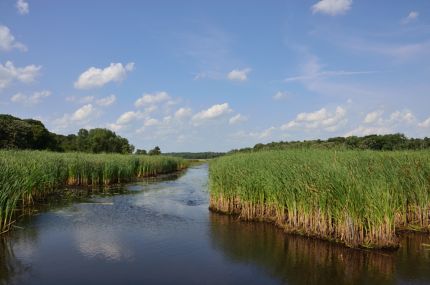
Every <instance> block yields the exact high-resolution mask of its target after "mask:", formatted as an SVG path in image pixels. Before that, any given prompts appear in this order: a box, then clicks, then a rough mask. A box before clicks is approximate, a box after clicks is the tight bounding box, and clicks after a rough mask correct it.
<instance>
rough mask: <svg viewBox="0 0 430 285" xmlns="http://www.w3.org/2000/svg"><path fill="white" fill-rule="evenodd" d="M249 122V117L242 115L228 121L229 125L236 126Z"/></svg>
mask: <svg viewBox="0 0 430 285" xmlns="http://www.w3.org/2000/svg"><path fill="white" fill-rule="evenodd" d="M247 120H248V118H247V117H245V116H242V115H241V114H237V115H236V116H233V117H231V118H230V120H228V123H229V124H230V125H235V124H239V123H243V122H246V121H247Z"/></svg>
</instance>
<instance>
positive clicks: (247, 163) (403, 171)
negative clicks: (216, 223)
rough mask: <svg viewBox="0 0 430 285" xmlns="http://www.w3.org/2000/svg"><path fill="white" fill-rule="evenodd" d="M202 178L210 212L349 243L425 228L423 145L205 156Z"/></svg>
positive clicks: (429, 196) (388, 240)
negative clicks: (205, 179)
mask: <svg viewBox="0 0 430 285" xmlns="http://www.w3.org/2000/svg"><path fill="white" fill-rule="evenodd" d="M378 147H380V146H378ZM209 177H210V180H209V184H210V191H211V192H210V193H211V207H212V208H213V209H215V210H219V211H222V212H230V213H231V212H233V213H237V214H240V215H241V216H242V217H243V218H245V219H269V220H273V221H274V222H276V223H277V224H278V225H280V226H282V227H283V228H284V229H286V230H288V231H298V232H300V233H302V234H305V235H310V236H317V237H322V238H326V239H334V240H338V241H340V242H342V243H345V244H347V245H349V246H353V247H355V246H365V247H386V246H393V245H396V244H397V240H396V235H395V231H396V230H398V229H402V228H418V229H425V230H430V215H429V213H430V153H429V152H428V151H393V152H375V151H351V150H345V151H333V150H315V149H298V150H285V151H279V150H277V151H261V152H254V153H239V154H234V155H227V156H223V157H221V158H218V159H215V160H213V161H212V162H211V163H210V169H209Z"/></svg>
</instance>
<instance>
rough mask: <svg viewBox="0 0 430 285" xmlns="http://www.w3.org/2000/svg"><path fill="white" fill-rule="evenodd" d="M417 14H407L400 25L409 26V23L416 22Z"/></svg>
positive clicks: (412, 12) (413, 12)
mask: <svg viewBox="0 0 430 285" xmlns="http://www.w3.org/2000/svg"><path fill="white" fill-rule="evenodd" d="M418 16H419V13H418V12H417V11H411V12H409V14H408V15H407V16H406V17H405V18H403V19H402V24H404V25H405V24H409V23H410V22H413V21H416V20H417V19H418Z"/></svg>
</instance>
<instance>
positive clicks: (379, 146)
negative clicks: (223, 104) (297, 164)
mask: <svg viewBox="0 0 430 285" xmlns="http://www.w3.org/2000/svg"><path fill="white" fill-rule="evenodd" d="M283 149H336V150H347V149H350V150H354V149H361V150H390V151H391V150H423V149H430V138H427V137H425V138H423V139H419V138H407V137H406V136H405V135H403V134H389V135H368V136H364V137H357V136H350V137H334V138H329V139H327V140H308V141H290V142H284V141H280V142H271V143H267V144H262V143H258V144H256V145H255V146H254V147H253V148H242V149H235V150H232V151H231V152H230V153H235V152H254V151H262V150H283Z"/></svg>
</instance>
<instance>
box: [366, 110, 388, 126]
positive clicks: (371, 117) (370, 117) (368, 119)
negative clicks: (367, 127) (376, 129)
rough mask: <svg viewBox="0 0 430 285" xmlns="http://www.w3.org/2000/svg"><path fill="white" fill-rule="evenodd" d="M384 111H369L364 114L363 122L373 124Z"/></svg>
mask: <svg viewBox="0 0 430 285" xmlns="http://www.w3.org/2000/svg"><path fill="white" fill-rule="evenodd" d="M383 113H384V111H382V110H377V111H373V112H370V113H368V114H367V115H366V117H365V118H364V123H366V124H373V123H375V122H376V121H378V120H380V119H381V116H382V114H383Z"/></svg>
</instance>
